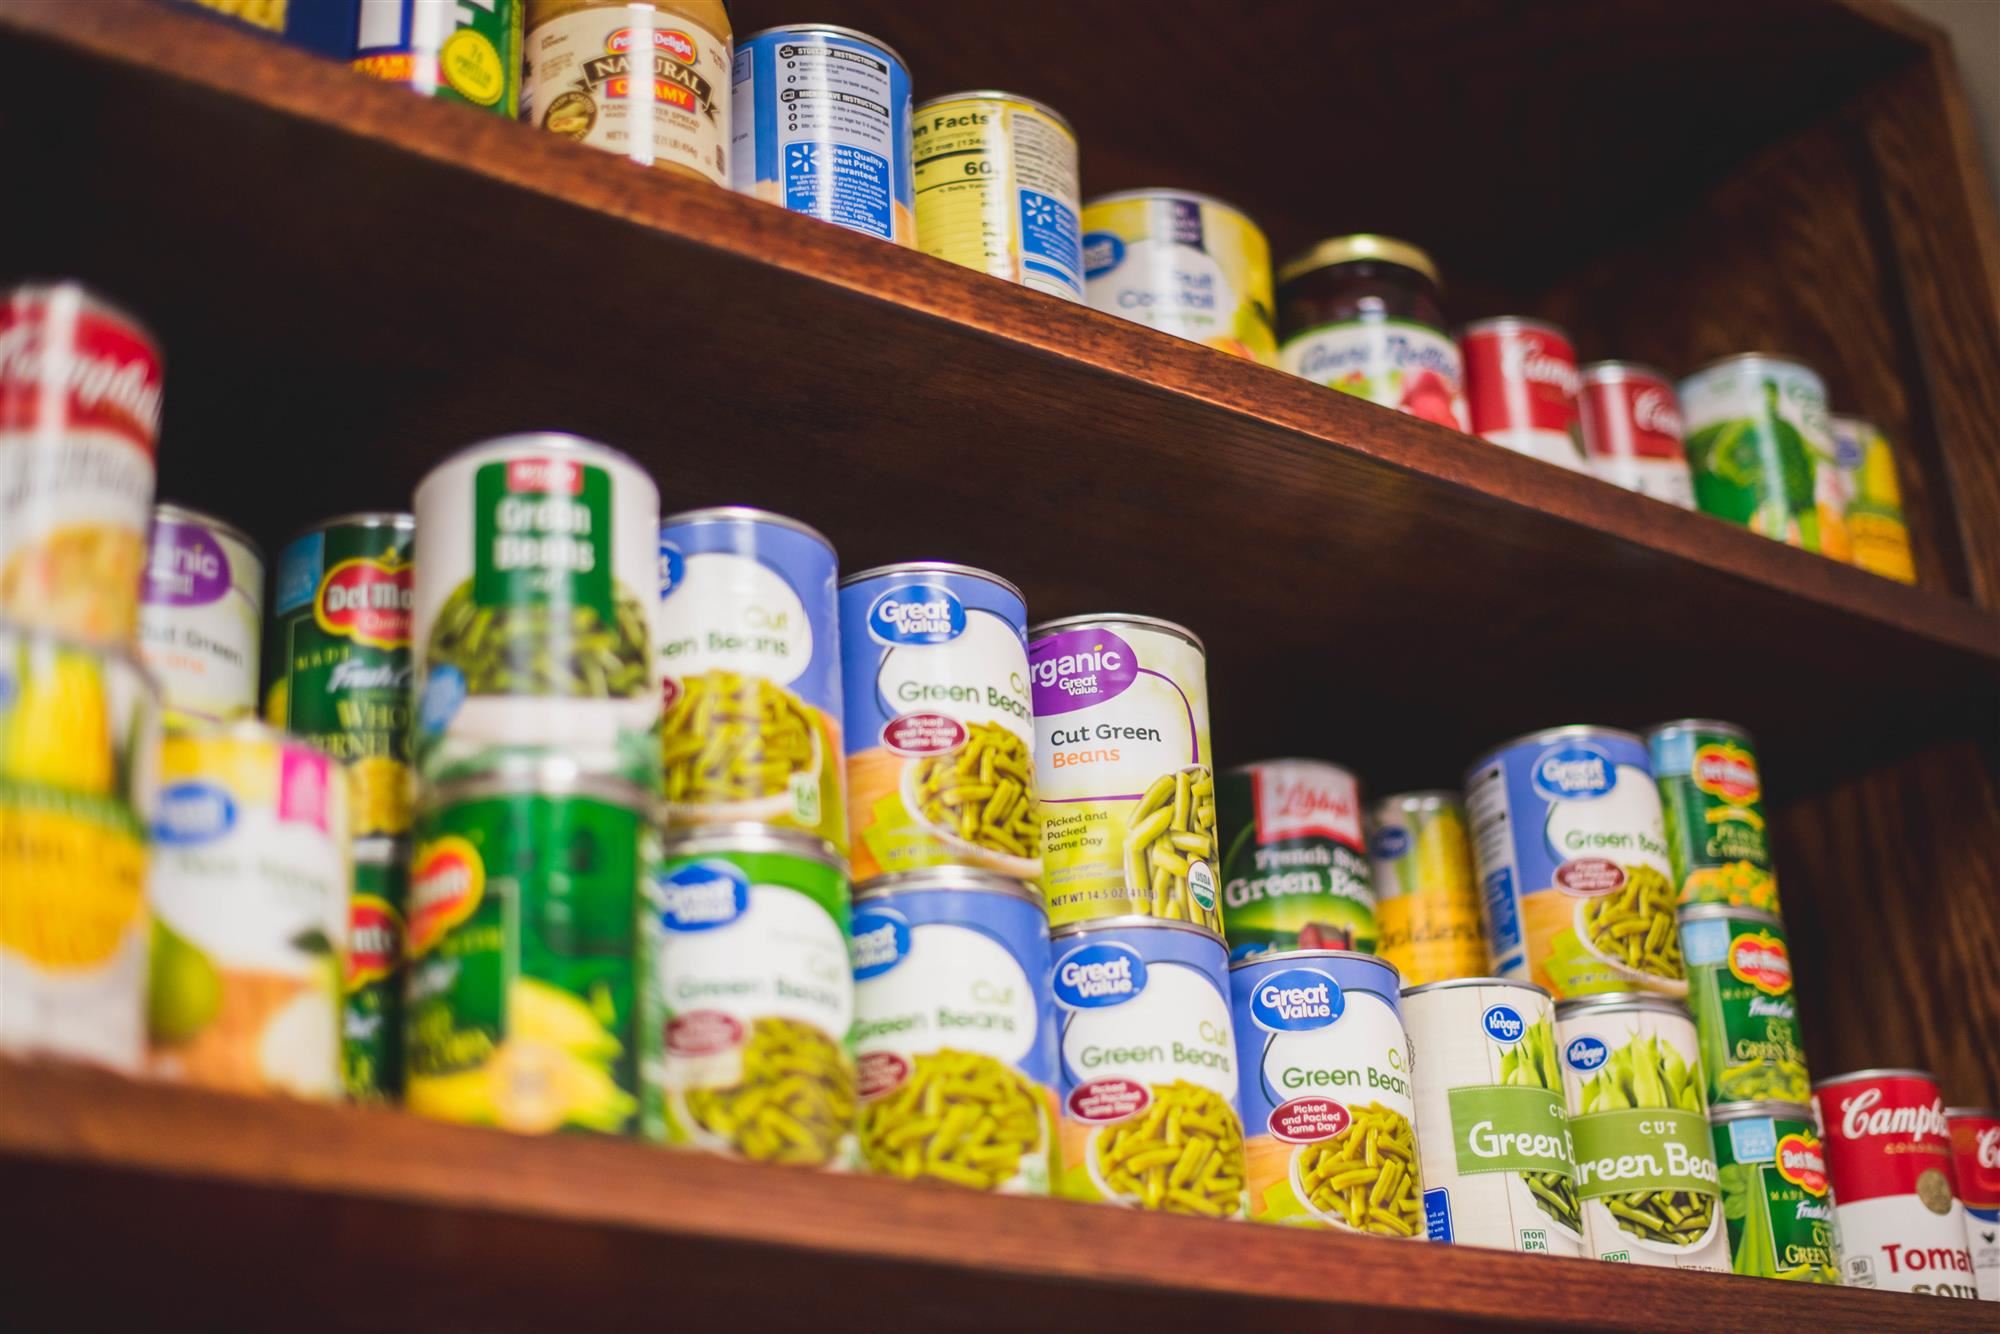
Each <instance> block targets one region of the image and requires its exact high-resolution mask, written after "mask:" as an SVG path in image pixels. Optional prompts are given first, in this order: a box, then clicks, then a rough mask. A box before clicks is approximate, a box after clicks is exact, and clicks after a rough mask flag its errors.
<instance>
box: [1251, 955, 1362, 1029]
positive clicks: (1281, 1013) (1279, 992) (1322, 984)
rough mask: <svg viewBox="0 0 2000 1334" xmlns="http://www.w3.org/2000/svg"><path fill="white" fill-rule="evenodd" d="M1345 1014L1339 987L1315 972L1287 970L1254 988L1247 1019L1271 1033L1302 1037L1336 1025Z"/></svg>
mask: <svg viewBox="0 0 2000 1334" xmlns="http://www.w3.org/2000/svg"><path fill="white" fill-rule="evenodd" d="M1346 1010H1347V997H1346V995H1345V994H1344V993H1342V991H1341V989H1340V983H1338V982H1336V981H1334V980H1333V978H1332V977H1331V976H1329V975H1328V974H1326V973H1322V972H1321V971H1320V970H1319V969H1317V968H1287V969H1284V970H1283V971H1281V972H1276V973H1272V974H1271V975H1270V976H1268V977H1266V978H1264V979H1263V980H1262V981H1260V982H1259V983H1258V984H1257V989H1256V990H1255V991H1254V992H1252V993H1251V996H1250V1018H1251V1020H1252V1022H1254V1023H1255V1024H1256V1025H1257V1027H1259V1028H1261V1029H1264V1030H1265V1031H1267V1032H1271V1033H1304V1032H1310V1031H1311V1030H1313V1029H1316V1028H1325V1027H1327V1026H1328V1025H1330V1024H1333V1023H1336V1022H1338V1021H1339V1019H1340V1016H1341V1015H1342V1014H1344V1013H1345V1012H1346Z"/></svg>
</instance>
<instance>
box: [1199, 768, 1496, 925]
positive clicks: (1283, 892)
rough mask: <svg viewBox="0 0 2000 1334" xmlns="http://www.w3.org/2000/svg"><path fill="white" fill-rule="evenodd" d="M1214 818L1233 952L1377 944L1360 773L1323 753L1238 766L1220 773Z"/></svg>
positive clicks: (1225, 916)
mask: <svg viewBox="0 0 2000 1334" xmlns="http://www.w3.org/2000/svg"><path fill="white" fill-rule="evenodd" d="M1216 819H1217V823H1218V825H1219V827H1220V829H1221V831H1222V859H1221V866H1222V923H1223V934H1224V936H1225V938H1227V940H1228V941H1229V953H1230V957H1231V958H1235V959H1247V958H1249V957H1251V956H1252V955H1257V954H1271V953H1275V952H1281V951H1284V950H1295V949H1308V950H1313V949H1354V950H1360V951H1362V952H1363V953H1372V952H1373V951H1374V949H1375V942H1376V918H1375V885H1374V877H1373V873H1372V871H1371V869H1370V867H1369V864H1368V857H1367V853H1366V851H1365V849H1364V847H1363V843H1362V835H1361V788H1360V785H1359V784H1358V783H1356V782H1355V779H1354V775H1353V774H1351V773H1349V772H1348V771H1347V770H1345V769H1343V768H1341V767H1340V766H1339V765H1337V764H1328V763H1326V762H1325V761H1323V760H1260V761H1258V762H1257V763H1255V764H1245V765H1240V766H1238V767H1237V768H1234V769H1228V770H1225V771H1224V772H1223V773H1221V774H1220V775H1218V776H1217V778H1216ZM1483 949H1484V947H1483V946H1482V952H1483Z"/></svg>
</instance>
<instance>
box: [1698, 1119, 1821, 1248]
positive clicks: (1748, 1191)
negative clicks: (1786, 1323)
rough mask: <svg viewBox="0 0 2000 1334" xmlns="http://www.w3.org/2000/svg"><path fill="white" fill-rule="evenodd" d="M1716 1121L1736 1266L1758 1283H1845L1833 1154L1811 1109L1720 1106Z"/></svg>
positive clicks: (1719, 1163)
mask: <svg viewBox="0 0 2000 1334" xmlns="http://www.w3.org/2000/svg"><path fill="white" fill-rule="evenodd" d="M1711 1120H1712V1122H1713V1127H1712V1130H1713V1134H1714V1136H1715V1163H1716V1169H1717V1172H1718V1174H1719V1175H1720V1176H1721V1178H1722V1215H1723V1217H1724V1218H1725V1219H1726V1220H1727V1221H1728V1223H1729V1251H1730V1256H1731V1267H1732V1268H1733V1269H1734V1270H1735V1271H1736V1272H1737V1273H1739V1274H1750V1275H1752V1276H1754V1277H1757V1278H1782V1279H1790V1280H1791V1281H1793V1282H1795V1283H1838V1282H1840V1260H1839V1256H1838V1255H1837V1254H1836V1252H1835V1248H1834V1241H1833V1200H1832V1199H1831V1197H1830V1196H1829V1195H1828V1194H1827V1171H1826V1149H1825V1147H1824V1146H1823V1145H1822V1144H1821V1143H1820V1137H1819V1129H1818V1127H1817V1126H1815V1125H1814V1124H1813V1114H1812V1108H1810V1107H1802V1106H1800V1105H1798V1104H1797V1103H1789V1102H1749V1103H1737V1104H1734V1105H1732V1106H1728V1107H1717V1108H1716V1109H1715V1111H1714V1113H1713V1115H1712V1117H1711Z"/></svg>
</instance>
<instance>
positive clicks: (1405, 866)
mask: <svg viewBox="0 0 2000 1334" xmlns="http://www.w3.org/2000/svg"><path fill="white" fill-rule="evenodd" d="M1370 830H1371V832H1370V833H1369V836H1368V852H1369V856H1370V857H1371V858H1372V860H1373V863H1374V868H1375V920H1376V925H1377V927H1378V928H1379V929H1380V932H1381V935H1380V938H1379V939H1378V940H1377V942H1376V946H1375V952H1376V953H1377V954H1380V955H1381V956H1382V957H1383V958H1385V959H1387V960H1388V961H1389V962H1390V963H1392V964H1395V965H1396V971H1397V972H1398V973H1400V974H1402V976H1403V980H1404V981H1405V982H1407V983H1409V984H1410V985H1412V986H1423V985H1427V984H1429V983H1432V982H1444V981H1449V980H1450V979H1452V978H1460V977H1477V976H1479V975H1480V974H1481V973H1483V972H1485V971H1486V970H1487V969H1488V968H1490V967H1491V966H1492V964H1491V963H1490V962H1489V960H1488V959H1487V957H1486V931H1485V928H1484V927H1483V926H1482V925H1481V923H1480V919H1479V885H1478V878H1477V877H1476V876H1474V875H1473V873H1472V847H1471V844H1470V843H1468V842H1467V840H1466V836H1465V807H1464V805H1463V804H1462V803H1461V802H1460V801H1459V799H1458V793H1456V792H1399V793H1397V794H1396V795H1395V796H1393V797H1384V798H1383V799H1382V800H1381V801H1378V802H1376V803H1375V808H1374V810H1373V811H1372V812H1371V815H1370Z"/></svg>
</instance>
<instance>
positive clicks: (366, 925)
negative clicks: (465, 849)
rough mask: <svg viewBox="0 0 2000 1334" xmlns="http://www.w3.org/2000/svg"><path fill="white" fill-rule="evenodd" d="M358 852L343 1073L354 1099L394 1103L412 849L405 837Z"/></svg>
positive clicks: (399, 1075) (362, 844) (357, 845)
mask: <svg viewBox="0 0 2000 1334" xmlns="http://www.w3.org/2000/svg"><path fill="white" fill-rule="evenodd" d="M353 855H354V892H353V894H352V895H351V896H350V897H349V899H348V913H347V971H346V974H345V983H346V985H345V988H344V993H345V997H346V999H345V1005H344V1008H343V1011H342V1018H341V1022H342V1030H341V1045H340V1054H341V1061H342V1069H343V1071H344V1074H345V1079H346V1084H347V1096H348V1097H349V1098H350V1099H351V1100H353V1101H355V1102H394V1101H397V1100H398V1099H400V1098H401V1097H402V1096H403V985H404V983H403V975H404V969H403V936H404V930H403V923H404V914H405V913H407V912H408V910H409V883H410V849H409V845H408V844H406V843H404V842H403V840H401V839H395V838H357V839H355V840H354V849H353Z"/></svg>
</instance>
